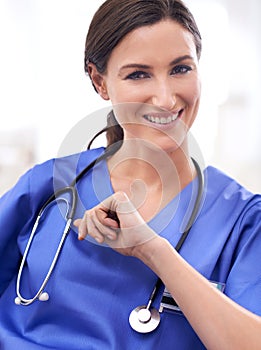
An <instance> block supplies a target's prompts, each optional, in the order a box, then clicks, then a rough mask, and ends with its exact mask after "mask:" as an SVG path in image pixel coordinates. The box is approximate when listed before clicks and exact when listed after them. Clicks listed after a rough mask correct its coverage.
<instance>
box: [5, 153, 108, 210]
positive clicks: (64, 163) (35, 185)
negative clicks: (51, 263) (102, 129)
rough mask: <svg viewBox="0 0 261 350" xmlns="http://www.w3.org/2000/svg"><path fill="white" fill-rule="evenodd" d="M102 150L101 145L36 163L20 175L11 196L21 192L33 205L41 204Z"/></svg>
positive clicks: (67, 182)
mask: <svg viewBox="0 0 261 350" xmlns="http://www.w3.org/2000/svg"><path fill="white" fill-rule="evenodd" d="M103 152H104V148H103V147H102V148H97V149H93V150H88V151H83V152H81V153H78V154H73V155H68V156H65V157H60V158H53V159H49V160H47V161H45V162H43V163H40V164H36V165H35V166H34V167H32V168H31V169H30V170H28V171H27V172H26V173H25V174H24V175H22V176H21V177H20V179H19V181H18V183H17V184H16V185H15V186H14V187H13V188H12V189H11V190H10V191H9V192H10V193H11V194H12V197H16V194H17V195H18V194H19V193H20V192H21V193H23V197H27V198H28V200H29V201H30V203H31V205H32V206H33V207H35V206H38V205H40V206H41V203H43V202H44V201H45V200H46V199H47V198H48V197H49V196H50V195H51V194H52V193H54V191H55V190H57V189H60V188H62V187H65V186H69V185H70V184H71V182H72V181H73V180H74V179H75V177H76V176H77V174H78V173H79V172H80V171H81V170H82V169H84V167H86V166H87V165H88V164H89V163H91V162H92V161H93V160H95V159H96V158H97V157H99V155H101V154H102V153H103ZM32 209H33V210H35V209H36V208H32Z"/></svg>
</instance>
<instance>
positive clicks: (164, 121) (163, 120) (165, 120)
mask: <svg viewBox="0 0 261 350" xmlns="http://www.w3.org/2000/svg"><path fill="white" fill-rule="evenodd" d="M144 117H145V119H147V120H148V121H150V122H152V123H155V124H169V123H171V122H174V120H176V119H177V118H178V113H176V114H174V115H171V116H169V117H167V118H164V117H161V118H159V117H152V116H150V115H148V114H146V115H145V116H144Z"/></svg>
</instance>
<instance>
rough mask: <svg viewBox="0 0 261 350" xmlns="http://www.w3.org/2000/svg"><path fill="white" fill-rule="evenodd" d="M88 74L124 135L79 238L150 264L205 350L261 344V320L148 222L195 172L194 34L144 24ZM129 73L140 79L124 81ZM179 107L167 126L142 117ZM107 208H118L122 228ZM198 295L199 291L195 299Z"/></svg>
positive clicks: (259, 346)
mask: <svg viewBox="0 0 261 350" xmlns="http://www.w3.org/2000/svg"><path fill="white" fill-rule="evenodd" d="M155 52H156V53H157V54H156V55H155ZM182 57H183V58H182ZM184 57H185V58H184ZM181 58H182V59H181ZM174 61H175V63H174V64H173V62H174ZM177 62H178V63H177ZM137 65H139V66H138V67H137ZM141 65H142V67H141ZM126 66H127V67H126ZM145 66H146V67H145ZM184 66H187V67H189V69H187V68H186V69H184ZM144 67H145V68H144ZM182 67H183V68H182ZM137 68H138V69H137ZM141 68H142V69H141ZM137 70H138V71H139V72H140V73H137ZM181 72H182V73H181ZM89 73H90V75H91V78H92V80H93V82H94V84H95V86H96V88H97V90H98V92H99V93H100V95H101V97H102V98H104V99H110V100H111V101H112V104H113V106H114V108H115V110H116V115H117V118H118V121H119V122H120V123H121V125H122V127H123V128H124V132H125V134H124V143H123V146H122V148H121V149H120V150H119V151H118V152H117V153H116V154H115V155H114V156H113V157H111V158H110V160H109V161H108V168H109V171H110V175H111V182H112V186H113V188H114V191H115V193H114V194H113V195H112V196H111V197H109V198H107V199H106V200H105V201H104V202H102V203H100V204H99V205H98V206H96V207H94V208H92V209H90V210H88V211H86V212H85V214H84V217H83V218H82V219H78V220H76V221H75V225H76V226H77V227H78V231H79V239H80V240H82V239H84V238H85V237H86V236H87V235H90V236H92V237H94V238H95V239H96V240H97V241H98V242H99V243H102V242H106V243H107V244H109V245H110V246H111V247H112V248H113V249H115V250H116V251H118V252H119V253H121V254H124V255H127V256H134V257H136V258H138V259H140V260H141V261H143V262H144V263H145V264H146V265H147V266H148V267H150V268H151V269H152V270H153V271H154V272H155V273H156V274H157V275H158V276H159V277H160V278H161V280H162V281H163V283H164V284H165V286H166V287H167V289H168V290H169V292H170V293H171V294H172V296H173V298H174V299H175V300H176V301H177V303H178V305H179V306H180V308H181V310H182V311H183V313H184V315H185V316H186V318H187V319H188V321H189V322H190V324H191V325H192V327H193V328H194V330H195V331H196V333H197V334H198V336H199V337H200V339H201V340H202V342H203V343H204V345H205V346H206V348H207V349H218V350H220V349H222V350H227V349H231V350H232V349H233V350H234V349H244V350H245V349H251V350H256V349H261V318H260V317H258V316H255V315H254V314H252V313H251V312H249V311H247V310H246V309H244V308H242V307H241V306H239V305H237V304H236V303H234V302H233V301H231V300H230V299H229V298H227V297H226V296H225V295H223V294H222V293H220V292H219V291H217V290H216V289H215V288H213V287H212V286H211V285H210V283H209V282H208V281H207V280H206V279H205V278H204V277H203V276H201V275H200V274H199V273H198V272H197V271H195V270H194V269H193V268H192V267H191V266H190V265H189V264H188V263H187V262H186V261H185V260H184V259H183V258H182V257H181V256H180V255H179V254H178V253H177V252H176V251H175V250H174V248H173V247H172V246H171V245H170V244H169V243H168V241H167V240H165V239H164V238H162V237H160V236H158V235H157V234H156V233H155V232H153V231H152V230H151V229H150V228H149V226H148V225H147V223H146V222H147V221H148V220H149V219H150V218H151V217H153V216H154V215H155V214H156V213H157V212H158V211H159V210H161V209H162V207H164V205H166V204H167V203H168V201H169V200H171V198H173V197H174V196H175V195H176V194H177V193H178V192H179V191H180V190H182V189H183V188H184V187H185V186H186V185H187V184H188V183H189V182H191V181H192V180H193V178H194V177H195V171H194V168H193V165H192V164H191V161H190V158H189V153H188V148H187V132H188V130H189V129H190V127H191V125H192V123H193V121H194V120H195V117H196V114H197V111H198V106H199V100H200V78H199V74H198V62H197V57H196V49H195V44H194V41H193V37H192V35H191V34H190V33H189V32H188V31H186V30H185V29H183V28H182V27H181V26H180V25H178V24H177V23H175V22H173V21H170V20H168V21H162V22H159V23H157V24H155V25H153V26H150V27H142V28H139V29H137V30H134V31H133V32H131V33H130V34H128V35H127V36H126V37H125V38H124V39H123V40H122V41H121V42H120V44H119V45H118V46H117V47H116V48H115V49H114V50H113V52H112V54H111V57H110V59H109V62H108V67H107V71H106V73H105V74H104V75H101V74H99V73H98V71H97V70H96V67H95V66H94V65H92V64H90V67H89ZM131 74H132V77H133V76H135V77H136V78H135V79H130V78H127V79H126V77H129V76H130V75H131ZM130 102H131V108H129V107H128V104H127V106H126V103H130ZM118 106H119V107H118ZM177 111H178V112H179V113H180V114H179V118H178V120H177V121H178V122H173V123H170V124H169V125H167V126H165V125H164V127H162V125H161V126H160V125H158V126H157V125H155V123H154V124H153V123H151V122H149V121H148V120H146V118H144V115H146V114H150V115H154V116H158V115H159V114H160V115H161V116H164V117H165V116H166V114H167V115H171V114H175V113H176V112H177ZM124 118H127V120H126V119H124ZM125 145H126V147H125ZM130 146H131V147H130ZM130 150H131V151H130ZM163 155H164V156H163ZM152 158H153V159H154V161H153V162H152V161H151V159H152ZM170 165H172V166H170ZM173 169H175V171H174V175H173ZM137 179H138V180H139V181H138V183H137ZM141 188H142V189H143V190H144V191H143V192H142V191H141ZM140 193H142V196H141V195H140ZM158 202H160V205H158V206H157V209H156V210H155V209H154V207H155V203H158ZM150 203H153V204H154V205H153V206H152V205H150ZM109 210H111V211H113V212H116V213H117V216H118V219H119V223H120V227H119V226H118V223H117V222H116V221H115V220H113V219H112V218H110V217H109V216H108V211H109ZM173 276H175V278H173ZM186 291H187V293H186ZM194 295H200V296H201V297H200V298H199V300H198V302H197V303H194ZM217 339H218V341H217Z"/></svg>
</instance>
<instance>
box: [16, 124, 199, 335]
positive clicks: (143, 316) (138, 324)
mask: <svg viewBox="0 0 261 350" xmlns="http://www.w3.org/2000/svg"><path fill="white" fill-rule="evenodd" d="M105 130H106V129H103V130H102V131H101V132H99V133H98V134H101V133H102V132H104V131H105ZM98 134H97V135H98ZM97 135H95V137H96V136H97ZM95 137H94V138H95ZM94 138H93V140H94ZM93 140H91V141H90V143H89V146H88V148H89V147H90V145H91V143H92V141H93ZM120 147H121V143H116V144H114V145H113V146H111V147H109V148H107V149H106V150H105V152H104V153H103V154H102V155H101V156H99V157H98V158H97V159H95V160H93V161H92V162H91V163H90V164H89V165H87V166H86V167H85V168H84V169H83V170H82V171H81V172H80V173H79V174H78V175H77V176H76V177H75V179H74V180H73V181H72V183H71V184H70V185H69V186H66V187H64V188H62V189H59V190H57V191H55V192H54V193H53V194H52V195H51V196H50V197H49V198H48V199H47V200H46V201H45V203H44V204H43V205H42V207H41V209H40V210H39V213H38V215H37V218H36V221H35V223H34V225H33V228H32V231H31V234H30V236H29V239H28V242H27V245H26V247H25V251H24V254H23V258H22V261H21V264H20V267H19V271H18V275H17V282H16V294H17V296H16V298H15V303H16V304H17V305H24V306H27V305H30V304H32V303H33V302H34V301H36V300H39V301H47V300H49V294H48V293H47V292H46V291H44V290H45V287H46V285H47V283H48V281H49V279H50V277H51V275H52V272H53V270H54V268H55V266H56V264H57V261H58V259H59V256H60V253H61V250H62V247H63V245H64V242H65V240H66V238H67V236H68V233H69V231H70V226H71V223H72V220H73V217H74V214H75V211H76V206H77V199H78V196H77V190H76V184H77V183H78V181H79V180H80V179H81V178H82V177H83V176H84V175H85V174H87V173H88V172H89V171H90V170H91V169H92V168H93V167H94V166H95V165H96V164H97V163H98V162H100V161H102V160H104V159H106V158H107V157H109V156H111V155H113V154H114V153H115V152H116V151H117V150H118V149H119V148H120ZM192 161H193V163H194V165H195V168H196V171H197V176H198V191H197V195H196V199H195V203H194V207H193V210H192V213H191V215H190V218H189V220H188V222H187V224H186V227H185V230H184V232H183V234H182V235H181V237H180V239H179V241H178V243H177V245H176V247H175V249H176V251H179V250H180V248H181V247H182V245H183V243H184V241H185V239H186V238H187V236H188V234H189V231H190V228H191V226H192V224H193V223H194V221H195V218H196V216H197V214H198V211H199V208H200V204H201V198H202V194H203V188H204V181H203V174H202V172H201V169H200V167H199V165H198V163H197V162H196V161H195V160H194V159H192ZM64 194H69V198H70V200H68V199H67V198H60V196H61V195H64ZM54 201H62V202H65V204H66V207H67V210H66V215H65V217H66V223H65V226H64V229H63V234H62V237H61V239H60V242H59V244H58V247H57V249H56V252H55V255H54V258H53V260H52V262H51V264H50V266H49V269H48V272H47V274H46V276H45V278H44V279H43V282H42V284H41V285H40V287H39V289H38V291H37V292H36V293H35V295H34V296H33V297H32V298H29V299H27V298H25V297H23V296H22V294H21V292H20V289H21V288H20V285H21V278H22V275H23V270H24V265H25V262H26V259H27V256H28V253H29V251H30V249H31V246H32V242H33V239H34V236H35V234H36V232H37V228H38V225H39V222H40V220H41V218H42V216H43V215H44V213H45V212H46V211H47V210H48V207H49V206H50V205H51V203H53V202H54ZM162 285H163V283H162V281H161V280H160V279H159V278H158V280H157V282H156V284H155V286H154V288H153V290H152V292H151V295H150V297H149V300H148V303H147V305H142V306H138V307H136V308H135V309H134V310H133V311H132V312H131V313H130V316H129V323H130V326H131V327H132V329H133V330H135V331H137V332H139V333H149V332H152V331H153V330H155V329H156V328H157V327H158V325H159V323H160V314H159V311H158V310H157V309H155V308H154V307H152V304H153V301H154V300H155V297H156V295H157V293H158V291H159V289H160V288H161V286H162Z"/></svg>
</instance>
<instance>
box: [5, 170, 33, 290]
mask: <svg viewBox="0 0 261 350" xmlns="http://www.w3.org/2000/svg"><path fill="white" fill-rule="evenodd" d="M30 174H31V170H29V171H28V172H27V173H26V174H25V175H23V176H22V177H21V178H20V180H19V181H18V183H17V184H16V185H15V186H14V187H13V188H12V189H11V190H10V191H8V192H7V193H6V194H4V195H3V196H2V197H1V199H0V295H1V294H2V293H3V291H4V290H5V288H6V287H7V285H8V283H9V281H10V280H11V279H12V277H13V276H14V274H16V273H17V266H18V264H19V262H20V258H21V256H20V253H19V249H18V245H17V237H18V235H19V234H20V232H21V230H22V229H23V227H24V226H25V225H26V223H27V221H28V217H30V216H31V209H30V195H29V192H30V189H29V187H30V181H29V179H30Z"/></svg>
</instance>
